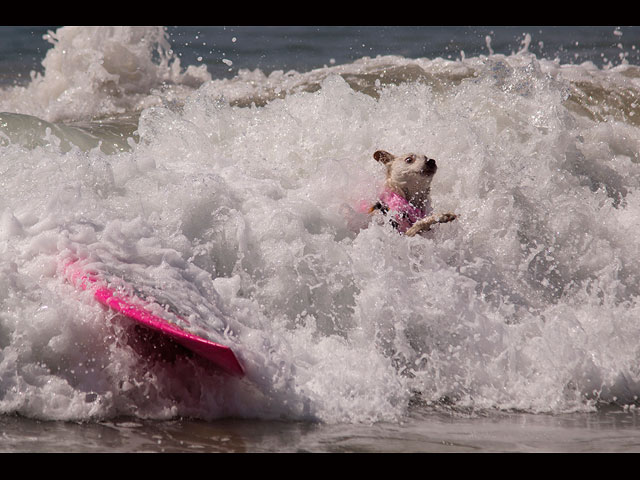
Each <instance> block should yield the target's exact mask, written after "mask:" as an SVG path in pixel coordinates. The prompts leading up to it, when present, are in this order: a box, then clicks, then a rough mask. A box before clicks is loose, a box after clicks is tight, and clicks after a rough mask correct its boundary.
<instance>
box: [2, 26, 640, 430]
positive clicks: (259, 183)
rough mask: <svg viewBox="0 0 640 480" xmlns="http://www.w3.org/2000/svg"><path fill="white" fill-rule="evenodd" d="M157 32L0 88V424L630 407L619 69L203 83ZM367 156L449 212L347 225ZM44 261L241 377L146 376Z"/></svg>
mask: <svg viewBox="0 0 640 480" xmlns="http://www.w3.org/2000/svg"><path fill="white" fill-rule="evenodd" d="M163 32H164V31H163V30H162V29H149V28H145V29H142V30H136V29H122V30H119V29H115V30H109V31H104V32H101V33H100V34H101V35H106V38H105V37H102V38H101V39H100V40H99V39H98V38H97V37H95V35H94V34H95V33H96V32H93V31H92V30H91V29H87V30H83V29H78V30H76V29H67V27H65V28H64V29H60V30H59V31H57V32H56V33H55V34H52V39H53V38H55V41H54V47H53V49H52V50H51V51H50V53H48V54H47V57H46V59H45V61H46V70H45V72H44V74H43V76H41V77H40V76H37V77H35V78H34V79H33V80H32V82H31V84H29V85H27V86H24V87H11V88H9V89H7V90H3V91H2V95H1V96H0V105H2V110H5V111H7V113H4V114H2V115H0V120H1V121H0V151H1V155H0V186H1V187H2V191H3V196H2V197H0V212H2V214H1V215H0V305H1V306H2V308H1V309H0V346H1V347H2V350H1V351H0V411H1V412H3V413H19V414H22V415H26V416H30V417H36V418H45V419H83V420H84V419H95V418H108V417H111V418H113V417H116V416H120V415H133V416H140V417H152V418H172V417H175V416H191V417H197V418H216V417H222V416H241V417H251V418H289V419H314V420H321V421H326V422H362V421H364V422H371V421H383V420H386V421H399V420H401V419H402V418H403V416H405V415H406V414H407V411H408V409H409V408H410V405H415V404H416V402H417V399H419V402H417V403H420V404H425V403H426V404H428V405H439V404H442V403H443V402H445V401H446V402H454V403H455V404H456V405H458V406H460V407H461V408H462V407H468V408H489V409H518V410H525V411H532V412H553V413H557V412H566V411H589V410H592V409H593V408H595V407H596V406H597V405H598V404H602V403H606V404H610V403H615V404H620V405H627V406H634V405H636V403H637V396H638V395H639V394H640V389H639V387H638V385H639V384H638V381H639V378H640V377H639V375H640V372H638V369H637V365H638V361H637V360H638V354H639V353H638V348H637V338H638V336H639V334H640V323H638V295H639V294H640V282H638V280H637V275H635V272H637V271H638V269H639V267H640V265H638V258H640V257H639V256H638V240H637V230H638V228H639V227H640V224H639V223H638V218H640V215H639V213H640V204H639V203H638V201H639V200H638V188H639V187H640V185H639V184H638V178H640V175H638V174H639V173H640V172H639V171H638V169H639V168H640V166H639V164H638V148H639V146H640V145H639V140H638V139H639V138H640V136H639V135H638V132H637V128H638V125H637V123H636V121H637V114H636V108H637V106H636V104H635V96H636V94H635V92H636V91H637V80H638V70H637V67H635V66H633V65H620V66H618V67H615V68H609V69H601V68H597V67H595V66H594V65H593V64H580V65H565V64H560V63H558V62H556V61H550V60H545V59H540V58H536V57H535V56H534V55H532V54H530V53H529V52H528V51H527V50H526V49H523V50H522V51H520V52H517V53H514V54H512V55H507V56H505V55H498V54H490V55H487V56H478V57H471V58H463V59H460V60H456V61H451V60H444V59H440V58H436V59H407V58H403V57H397V56H384V57H376V58H362V59H360V60H358V61H355V62H352V63H349V64H345V65H334V66H330V67H323V68H319V69H316V70H312V71H309V72H304V73H301V72H294V71H291V72H282V71H275V72H272V73H270V74H268V75H267V74H265V73H263V72H261V71H259V70H253V71H249V70H243V71H240V72H238V74H237V75H236V76H235V77H232V78H228V79H212V78H210V77H208V76H207V74H205V72H204V70H203V69H193V68H191V67H189V68H187V69H186V71H184V72H182V71H181V67H180V65H179V63H177V61H175V59H173V58H172V57H171V55H170V54H169V53H168V51H169V50H170V48H169V46H168V45H167V44H166V43H165V42H166V38H165V37H164V33H163ZM158 48H159V50H158ZM74 49H75V50H74ZM110 52H111V53H113V56H110ZM114 52H118V53H117V54H116V53H114ZM123 52H124V53H123ZM67 57H74V58H73V59H68V58H67ZM68 62H71V63H68ZM137 64H139V65H140V70H139V71H136V72H134V71H133V68H132V66H133V65H137ZM27 98H31V101H30V102H27ZM10 107H11V108H10ZM105 116H107V117H109V122H105V121H104V117H105ZM100 121H103V122H104V127H103V128H102V129H101V128H100ZM110 122H111V123H110ZM109 125H111V127H113V128H115V129H116V136H117V137H118V138H116V139H115V140H114V139H113V137H111V136H110V135H113V134H114V131H113V130H112V129H110V128H107V127H108V126H109ZM110 138H111V139H112V140H113V142H114V143H113V148H110V149H109V148H105V145H106V144H107V143H108V142H107V140H109V139H110ZM379 148H384V149H386V150H389V151H392V152H398V153H400V152H402V151H407V150H416V151H420V152H425V153H428V155H429V156H432V157H434V158H436V159H437V160H438V165H439V170H438V174H437V176H436V177H435V180H434V184H433V190H432V197H433V203H434V206H435V208H436V210H443V211H454V212H456V213H458V214H459V216H460V217H459V219H458V220H457V221H456V222H453V223H451V224H447V225H442V226H440V227H439V228H437V229H434V232H433V233H432V234H431V236H430V237H428V238H422V237H418V238H406V237H402V236H399V235H397V234H396V232H395V231H394V230H393V229H392V228H391V227H390V226H389V225H387V224H383V223H376V222H373V223H371V224H370V225H369V226H368V228H365V229H363V230H360V231H357V230H353V229H352V228H350V224H349V222H348V221H347V219H346V218H345V217H344V215H343V213H342V212H344V211H345V206H346V207H349V206H354V205H357V204H358V203H360V202H362V201H373V200H374V199H375V196H376V193H377V191H378V189H379V187H380V185H381V183H382V179H383V175H384V174H383V172H382V171H381V170H380V166H379V165H378V164H377V163H376V162H375V161H374V160H373V159H372V156H371V155H372V153H373V152H374V151H375V150H376V149H379ZM67 255H74V256H79V257H82V258H87V259H90V260H91V261H93V262H95V263H96V264H97V265H103V266H104V268H105V269H110V270H111V271H113V270H115V271H121V272H123V273H124V274H126V276H128V277H129V278H134V279H136V281H137V282H139V283H140V284H144V285H146V286H147V287H150V286H156V287H158V288H160V287H163V286H165V287H166V288H167V290H168V294H169V296H170V297H171V298H173V299H174V301H177V302H178V303H179V302H181V301H183V300H184V299H187V300H188V302H187V303H189V305H191V308H192V309H193V311H194V312H195V311H199V312H200V314H201V320H202V322H203V324H204V325H205V326H206V325H208V326H209V328H211V330H212V331H214V330H215V331H219V330H220V329H227V331H228V332H231V333H233V336H234V338H235V339H237V343H236V344H235V345H234V348H236V349H237V354H238V356H239V357H240V359H241V361H242V362H244V364H245V366H246V369H247V378H245V379H242V380H240V379H234V378H227V377H225V376H223V375H218V374H215V373H213V374H212V373H211V372H210V371H207V370H206V369H203V368H202V367H201V366H199V365H197V364H195V363H193V362H190V361H189V360H188V359H184V360H182V361H178V362H175V363H172V364H167V363H162V362H157V363H154V362H152V361H147V360H145V359H143V358H141V357H140V356H139V355H137V354H136V352H135V351H134V350H133V349H132V348H131V347H130V345H128V343H127V338H128V335H129V333H128V330H127V327H126V324H123V323H122V322H118V321H112V320H113V319H112V318H111V316H110V315H109V313H107V312H105V311H104V310H103V309H102V308H101V307H100V306H98V305H96V304H95V303H94V302H92V301H91V299H89V298H87V297H86V295H83V294H82V293H80V292H77V291H75V290H74V289H73V287H72V286H70V285H68V284H66V283H65V282H64V281H62V279H61V278H60V272H59V271H58V267H57V265H58V264H59V261H60V259H61V258H62V257H65V256H67ZM176 299H177V300H176ZM180 299H183V300H180ZM184 301H186V300H184ZM206 311H210V312H215V315H212V318H213V317H215V321H213V320H211V319H209V320H210V321H209V320H208V316H207V313H206ZM219 322H222V324H223V326H221V325H220V323H219Z"/></svg>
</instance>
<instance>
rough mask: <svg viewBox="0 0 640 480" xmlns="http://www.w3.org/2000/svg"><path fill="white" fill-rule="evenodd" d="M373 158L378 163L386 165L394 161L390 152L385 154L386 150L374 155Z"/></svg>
mask: <svg viewBox="0 0 640 480" xmlns="http://www.w3.org/2000/svg"><path fill="white" fill-rule="evenodd" d="M373 158H375V159H376V160H377V161H378V162H380V163H382V164H384V165H386V164H387V163H389V162H390V161H391V160H393V155H391V154H390V153H389V152H385V151H384V150H378V151H377V152H376V153H374V154H373Z"/></svg>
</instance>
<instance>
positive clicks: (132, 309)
mask: <svg viewBox="0 0 640 480" xmlns="http://www.w3.org/2000/svg"><path fill="white" fill-rule="evenodd" d="M64 274H65V276H66V278H67V280H69V282H71V284H73V285H74V286H75V287H76V288H79V289H82V290H90V291H91V292H92V293H93V296H94V298H95V299H96V300H97V301H98V302H100V303H101V304H102V305H104V306H106V307H108V308H111V309H112V310H114V311H116V312H118V313H120V314H122V315H124V316H125V317H128V318H130V319H132V320H134V321H135V322H136V323H138V324H141V325H143V326H145V327H148V328H150V329H152V330H154V331H156V332H159V333H160V334H162V335H164V336H166V337H168V338H170V339H172V340H174V341H175V342H176V343H178V344H180V345H182V346H183V347H185V348H187V349H188V350H190V351H192V352H194V353H195V354H197V355H200V356H201V357H204V358H206V359H207V360H209V361H210V362H212V363H214V364H216V365H217V366H219V367H220V368H222V369H223V370H224V371H226V372H227V373H230V374H232V375H237V376H242V375H244V369H243V368H242V365H240V362H238V359H237V358H236V356H235V354H234V353H233V350H231V349H230V348H229V347H226V346H224V345H220V344H218V343H215V342H212V341H210V340H207V339H205V338H202V337H199V336H198V335H195V334H193V333H190V332H187V331H186V330H183V329H182V328H180V327H179V326H177V325H176V324H174V323H171V322H170V321H169V320H167V319H165V318H162V317H161V316H159V315H156V314H155V313H152V312H151V311H150V309H149V308H148V307H149V306H150V305H151V304H150V303H149V302H148V301H145V300H143V299H142V298H140V297H137V296H135V295H129V294H125V293H124V292H122V291H120V290H116V289H115V288H112V287H111V286H109V284H108V283H107V282H106V281H104V280H102V279H100V278H99V277H98V276H97V275H95V274H93V273H90V272H88V271H85V270H83V269H82V267H81V266H79V265H78V263H77V262H75V261H71V262H69V263H68V264H66V265H65V266H64ZM145 307H146V308H145ZM156 310H157V309H156ZM179 318H180V320H181V321H183V322H185V323H186V324H188V323H189V322H188V321H187V320H186V319H184V318H181V317H179Z"/></svg>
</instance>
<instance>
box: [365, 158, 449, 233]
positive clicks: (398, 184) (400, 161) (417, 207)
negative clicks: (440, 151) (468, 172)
mask: <svg viewBox="0 0 640 480" xmlns="http://www.w3.org/2000/svg"><path fill="white" fill-rule="evenodd" d="M373 158H375V159H376V160H377V161H378V162H380V163H382V164H383V165H385V166H386V167H387V178H386V181H385V185H384V190H383V191H382V193H381V195H380V197H379V200H378V202H377V203H376V204H375V205H374V206H373V207H371V209H370V210H369V211H370V212H371V213H373V212H375V211H376V210H380V211H381V212H382V213H383V214H385V215H387V214H388V215H389V217H390V221H391V223H392V225H393V226H394V227H395V228H397V229H398V231H399V232H401V233H404V234H405V235H407V236H409V237H413V236H414V235H416V234H417V233H420V232H428V231H429V230H430V229H431V225H433V224H435V223H447V222H451V221H453V220H455V219H456V218H457V215H455V214H453V213H440V214H434V213H432V211H433V209H432V208H431V198H430V196H429V193H430V191H431V180H432V179H433V176H434V175H435V174H436V170H437V169H438V166H437V165H436V161H435V160H434V159H432V158H427V157H426V156H424V155H417V154H414V153H408V154H405V155H398V156H395V155H392V154H390V153H389V152H385V151H384V150H378V151H377V152H375V153H374V154H373Z"/></svg>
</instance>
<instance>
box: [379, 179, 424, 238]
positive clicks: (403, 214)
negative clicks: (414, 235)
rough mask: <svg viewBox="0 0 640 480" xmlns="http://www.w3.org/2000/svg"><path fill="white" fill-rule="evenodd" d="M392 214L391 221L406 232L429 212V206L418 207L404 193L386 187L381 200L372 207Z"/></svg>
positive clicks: (401, 230)
mask: <svg viewBox="0 0 640 480" xmlns="http://www.w3.org/2000/svg"><path fill="white" fill-rule="evenodd" d="M371 210H372V211H373V210H380V211H382V213H384V214H386V213H387V212H389V213H390V214H391V222H392V223H393V226H394V227H396V228H397V229H398V230H399V231H400V232H402V233H404V232H406V231H407V230H408V229H409V228H410V227H411V226H412V225H413V224H414V223H416V222H417V221H418V220H420V219H421V218H424V217H426V216H427V215H428V214H429V210H428V209H427V208H420V207H416V206H415V205H413V204H411V203H410V202H409V201H408V200H407V199H406V198H404V197H403V196H402V195H398V194H397V193H396V192H394V191H393V190H391V189H389V188H385V189H384V190H383V191H382V193H381V194H380V201H379V202H378V203H376V204H375V205H374V206H373V207H372V209H371Z"/></svg>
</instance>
